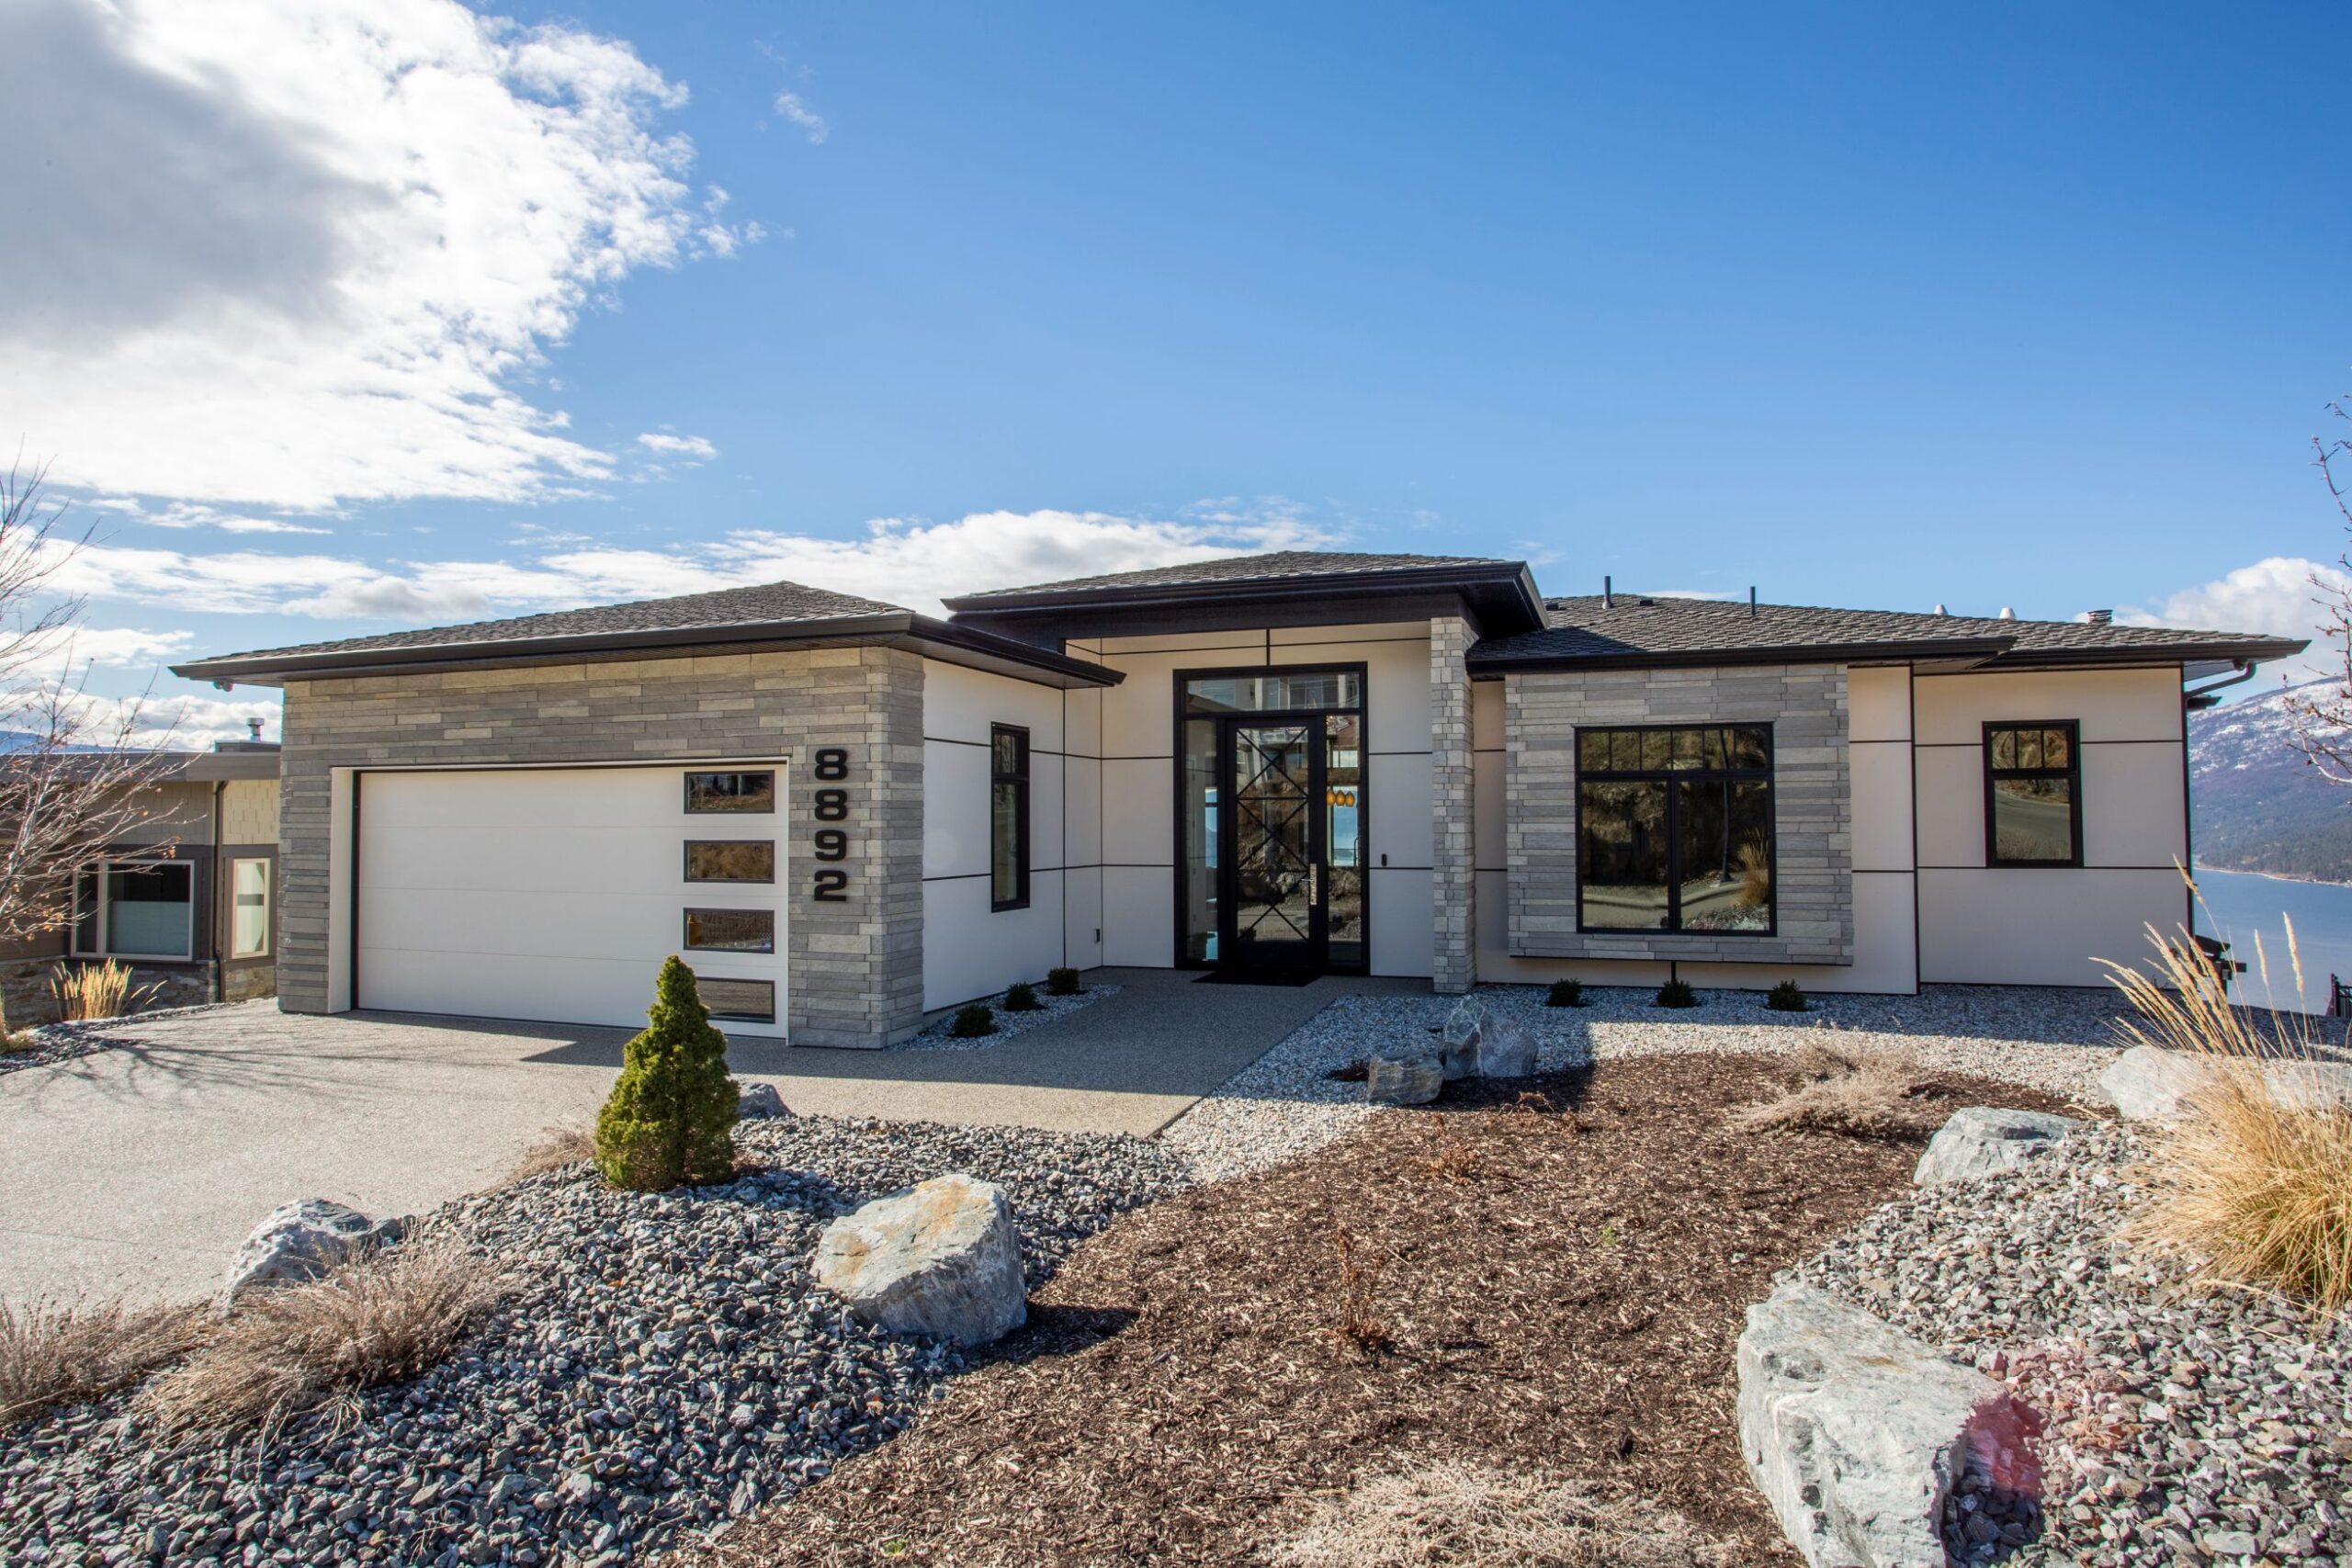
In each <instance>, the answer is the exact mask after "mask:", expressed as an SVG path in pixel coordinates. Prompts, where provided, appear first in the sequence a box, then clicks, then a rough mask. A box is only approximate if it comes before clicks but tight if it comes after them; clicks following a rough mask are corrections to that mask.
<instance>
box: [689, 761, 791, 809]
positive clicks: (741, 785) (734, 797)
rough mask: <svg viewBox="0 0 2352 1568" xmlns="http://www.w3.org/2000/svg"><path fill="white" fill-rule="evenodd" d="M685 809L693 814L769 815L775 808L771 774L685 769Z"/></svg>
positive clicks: (773, 785)
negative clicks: (699, 771)
mask: <svg viewBox="0 0 2352 1568" xmlns="http://www.w3.org/2000/svg"><path fill="white" fill-rule="evenodd" d="M686 810H687V812H688V813H689V814H691V815H694V816H706V815H712V816H715V815H749V816H769V815H773V814H774V813H775V773H771V772H767V771H764V770H763V771H760V772H755V773H688V774H687V775H686Z"/></svg>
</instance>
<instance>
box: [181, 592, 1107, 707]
mask: <svg viewBox="0 0 2352 1568" xmlns="http://www.w3.org/2000/svg"><path fill="white" fill-rule="evenodd" d="M867 647H883V648H899V649H907V650H908V651H910V652H913V653H919V654H921V655H922V656H923V657H924V658H926V659H936V660H940V661H941V662H943V663H948V664H960V665H965V666H967V667H968V668H971V669H976V670H985V671H989V672H991V673H994V674H1000V675H1006V676H1010V677H1012V678H1013V679H1015V680H1021V681H1029V682H1035V683H1037V684H1039V685H1046V686H1057V687H1062V688H1065V689H1067V688H1071V687H1079V686H1115V685H1117V684H1118V683H1119V682H1121V681H1122V680H1124V679H1125V676H1123V675H1122V674H1121V673H1120V672H1119V671H1115V670H1109V669H1105V668H1104V667H1103V666H1102V665H1100V664H1092V663H1089V662H1087V661H1086V660H1081V659H1072V658H1070V657H1069V655H1067V654H1063V653H1057V652H1055V651H1054V650H1052V649H1045V648H1039V647H1037V646H1035V644H1033V643H1027V642H1023V641H1021V640H1020V639H1018V638H1016V637H1006V636H1003V635H1002V634H1001V633H998V632H993V631H989V630H988V629H987V628H985V627H981V626H959V625H956V624H953V623H950V622H947V621H943V620H939V619H937V618H936V617H933V616H931V615H916V614H914V613H913V612H912V611H908V610H901V611H897V612H894V613H892V614H890V615H858V616H845V617H842V618H840V619H836V620H829V621H800V622H781V623H780V622H775V621H756V622H748V623H745V624H742V625H740V626H665V627H661V628H658V629H655V630H650V631H632V632H592V633H583V634H576V635H571V636H565V637H516V638H513V639H510V640H506V641H499V642H481V641H451V642H443V643H413V644H405V645H401V646H399V647H392V648H376V649H351V648H322V649H288V650H286V651H283V652H277V653H248V654H232V655H229V656H227V657H225V658H220V659H198V660H190V661H188V662H187V663H186V664H175V665H173V666H172V673H173V674H175V675H179V676H183V677H185V678H187V679H188V680H191V681H210V682H214V683H215V684H220V685H239V684H242V685H248V686H283V685H285V684H286V683H287V682H289V681H332V680H347V679H351V678H354V677H357V676H363V675H423V674H431V673H435V672H437V671H448V670H486V669H504V668H513V667H516V666H528V665H533V664H584V663H594V662H599V661H603V660H643V659H662V658H678V657H684V656H686V655H690V654H693V653H697V652H726V653H765V652H781V651H787V650H792V649H814V648H867Z"/></svg>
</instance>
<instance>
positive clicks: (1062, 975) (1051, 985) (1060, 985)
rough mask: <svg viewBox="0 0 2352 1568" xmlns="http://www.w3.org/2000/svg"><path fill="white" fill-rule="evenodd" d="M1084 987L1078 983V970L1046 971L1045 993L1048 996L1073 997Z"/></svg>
mask: <svg viewBox="0 0 2352 1568" xmlns="http://www.w3.org/2000/svg"><path fill="white" fill-rule="evenodd" d="M1085 988H1086V987H1083V986H1080V984H1079V983H1078V971H1077V970H1075V969H1048V970H1046V995H1047V996H1049V997H1074V996H1076V995H1078V993H1079V992H1080V991H1082V990H1084V989H1085Z"/></svg>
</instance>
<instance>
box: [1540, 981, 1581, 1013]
mask: <svg viewBox="0 0 2352 1568" xmlns="http://www.w3.org/2000/svg"><path fill="white" fill-rule="evenodd" d="M1544 1006H1545V1007H1547V1008H1580V1007H1582V1006H1584V982H1583V981H1582V980H1555V981H1553V982H1552V989H1551V990H1550V991H1549V992H1548V993H1546V994H1545V996H1544Z"/></svg>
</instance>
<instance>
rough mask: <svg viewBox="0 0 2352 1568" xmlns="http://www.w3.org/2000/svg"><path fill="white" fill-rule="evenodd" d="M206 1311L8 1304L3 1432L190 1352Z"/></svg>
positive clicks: (1, 1383)
mask: <svg viewBox="0 0 2352 1568" xmlns="http://www.w3.org/2000/svg"><path fill="white" fill-rule="evenodd" d="M202 1332H203V1318H202V1314H201V1313H200V1311H199V1310H198V1308H195V1307H187V1306H172V1307H158V1306H130V1305H126V1304H125V1303H121V1302H119V1301H118V1302H101V1303H97V1304H96V1305H75V1306H61V1305H57V1304H55V1303H48V1302H35V1303H31V1304H30V1305H28V1306H11V1305H9V1304H8V1303H6V1302H0V1430H5V1429H6V1427H9V1426H10V1425H12V1424H13V1423H15V1422H17V1421H22V1420H25V1419H27V1418H28V1417H30V1416H38V1415H40V1413H41V1412H42V1411H44V1410H47V1409H49V1408H51V1406H53V1405H59V1404H87V1403H88V1402H89V1401H91V1400H93V1399H98V1398H102V1397H104V1396H105V1395H107V1394H109V1393H113V1392H114V1391H115V1390H117V1389H119V1388H128V1387H130V1385H131V1384H132V1383H135V1382H138V1381H139V1380H140V1379H141V1378H143V1377H145V1376H146V1375H147V1374H148V1373H149V1372H151V1371H154V1370H155V1369H156V1368H157V1367H160V1366H162V1365H163V1364H164V1362H166V1361H171V1360H175V1359H178V1358H179V1357H180V1356H183V1355H185V1354H187V1350H188V1348H189V1347H190V1346H192V1345H194V1344H195V1343H196V1342H197V1339H198V1336H199V1335H200V1334H201V1333H202Z"/></svg>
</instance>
